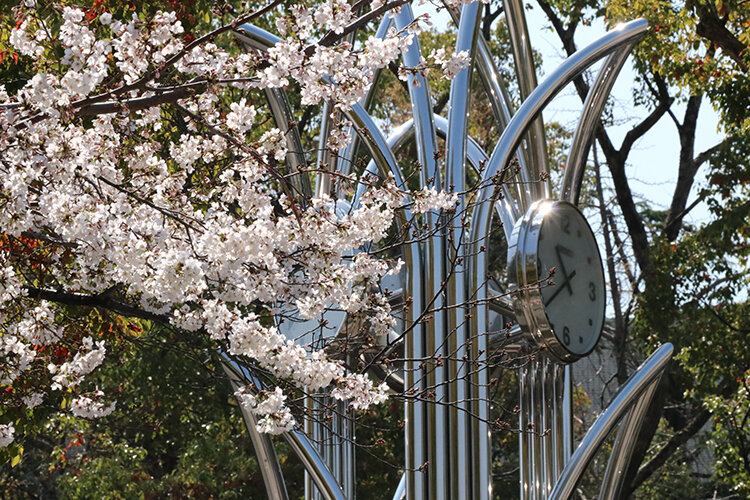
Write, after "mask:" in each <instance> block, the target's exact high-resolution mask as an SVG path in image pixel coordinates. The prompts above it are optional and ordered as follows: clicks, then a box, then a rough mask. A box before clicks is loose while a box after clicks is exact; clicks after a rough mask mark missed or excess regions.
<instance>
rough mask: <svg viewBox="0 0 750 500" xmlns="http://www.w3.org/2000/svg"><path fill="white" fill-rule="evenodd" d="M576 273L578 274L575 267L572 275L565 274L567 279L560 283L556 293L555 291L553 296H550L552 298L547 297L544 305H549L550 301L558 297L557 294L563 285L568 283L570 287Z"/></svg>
mask: <svg viewBox="0 0 750 500" xmlns="http://www.w3.org/2000/svg"><path fill="white" fill-rule="evenodd" d="M563 274H565V270H563ZM575 275H576V270H575V269H574V270H573V272H572V273H570V276H565V281H563V282H562V283H560V285H559V286H558V287H557V290H555V293H553V294H552V296H550V298H548V299H547V302H545V303H544V307H547V306H548V305H550V303H551V302H552V301H553V300H554V299H555V297H557V294H559V293H560V292H562V290H563V287H564V286H565V285H568V288H570V280H572V279H573V277H574V276H575Z"/></svg>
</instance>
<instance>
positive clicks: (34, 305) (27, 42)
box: [0, 0, 468, 447]
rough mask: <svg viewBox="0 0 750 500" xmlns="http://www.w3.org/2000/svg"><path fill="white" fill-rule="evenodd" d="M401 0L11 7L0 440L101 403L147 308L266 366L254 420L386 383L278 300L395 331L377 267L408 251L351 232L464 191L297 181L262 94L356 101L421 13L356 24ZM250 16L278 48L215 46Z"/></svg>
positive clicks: (165, 321)
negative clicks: (147, 10) (21, 63)
mask: <svg viewBox="0 0 750 500" xmlns="http://www.w3.org/2000/svg"><path fill="white" fill-rule="evenodd" d="M404 3H405V0H391V1H385V2H384V1H383V0H373V1H368V0H361V1H359V2H357V3H355V4H350V3H348V2H346V1H343V0H325V1H323V2H316V3H315V4H294V5H291V6H286V5H284V4H282V3H281V2H279V1H278V0H276V1H272V2H269V3H267V4H265V5H264V6H258V7H256V8H253V9H250V10H248V11H246V12H243V13H239V14H238V15H237V16H236V18H235V20H234V21H232V22H230V23H228V24H225V25H216V26H215V29H213V30H212V31H210V32H208V33H206V34H203V35H197V34H193V33H186V32H185V29H184V27H183V25H182V23H181V21H180V20H179V19H178V17H177V15H176V14H175V13H174V12H161V11H159V12H157V13H156V14H155V15H153V16H142V15H139V14H138V13H137V12H132V13H129V15H126V16H122V15H120V14H119V13H116V14H115V15H113V14H112V13H110V12H107V11H104V10H100V11H96V10H83V9H81V8H76V7H73V6H64V7H59V8H54V9H52V10H50V9H49V8H45V9H42V8H40V7H39V6H37V4H36V2H35V1H34V0H27V1H25V2H23V3H22V4H20V5H18V6H16V7H15V8H14V11H13V12H14V16H15V19H16V21H17V23H16V26H15V28H13V30H12V32H11V34H10V39H9V41H10V43H11V45H12V46H13V47H14V49H15V50H16V51H17V54H18V55H20V57H26V58H28V59H29V61H30V63H29V64H30V67H31V68H32V70H33V71H32V75H31V76H30V77H29V78H28V79H27V80H26V81H24V82H22V84H21V85H12V86H8V87H6V86H1V87H0V130H2V132H1V133H0V359H1V360H2V362H0V389H2V390H3V391H4V394H5V399H4V408H5V409H4V410H3V414H2V417H0V447H7V446H9V445H11V443H13V441H14V439H18V437H19V432H18V431H17V430H16V426H17V425H18V422H21V423H22V422H23V418H24V415H28V414H29V413H28V409H33V408H34V407H37V406H39V405H45V406H47V407H53V408H54V410H55V411H59V412H70V413H72V414H73V415H75V416H77V417H82V418H98V417H103V416H106V415H108V414H110V413H111V412H112V411H113V410H114V409H115V407H116V404H117V403H116V398H115V397H114V395H113V394H108V393H105V392H103V391H101V390H99V389H98V388H95V387H94V388H92V387H88V386H87V385H86V383H85V379H86V376H87V375H89V374H91V373H92V372H94V370H96V369H97V367H98V366H99V365H101V363H102V362H103V360H104V359H105V357H106V356H108V355H112V354H113V353H112V352H110V346H111V345H112V344H111V342H110V341H111V340H113V339H116V338H123V336H128V335H135V336H137V335H138V332H140V331H141V329H142V328H143V325H144V324H149V323H159V324H161V325H167V326H169V327H170V328H172V329H174V330H175V331H181V332H192V333H195V334H199V335H203V336H205V337H207V338H210V339H212V340H213V341H214V343H215V346H216V349H221V350H223V351H224V352H225V353H227V354H228V355H230V356H233V357H235V358H237V359H244V360H246V361H247V362H248V363H250V364H252V366H254V367H256V368H257V369H258V370H262V371H263V372H264V373H265V374H267V375H268V376H269V377H272V379H273V380H276V381H277V382H278V385H276V386H275V387H273V388H270V389H269V390H267V391H258V390H257V388H255V387H250V386H248V387H243V388H240V389H239V390H238V391H237V394H236V395H237V397H238V399H239V401H240V402H241V404H242V405H243V406H245V407H246V408H248V409H249V410H250V411H251V412H252V413H253V414H255V416H256V417H257V418H258V421H259V423H258V428H259V429H261V430H262V431H264V432H269V433H280V432H284V431H286V430H289V429H291V428H293V427H294V426H295V425H297V419H296V418H295V415H294V414H293V412H292V406H293V405H292V402H291V400H290V397H291V392H294V391H306V392H310V391H316V390H319V389H323V388H327V389H328V390H329V394H330V396H331V397H333V398H335V399H338V400H344V401H348V402H349V404H350V405H351V407H352V408H354V409H362V408H367V407H368V406H370V405H373V404H377V403H380V402H382V401H384V400H385V399H386V389H385V385H384V384H380V385H378V384H376V383H374V382H373V381H372V380H371V379H370V378H369V377H368V376H367V375H366V374H363V373H357V372H354V371H351V370H350V369H347V368H346V367H345V366H344V365H343V364H342V363H341V362H340V361H339V360H336V359H332V358H331V357H330V355H329V354H328V352H327V351H326V350H325V349H324V347H325V346H317V345H316V346H313V345H301V344H298V343H295V342H294V341H293V340H290V339H288V338H286V337H285V336H284V335H283V334H282V333H281V332H280V331H279V328H278V323H277V321H275V319H274V318H278V317H279V315H281V314H283V311H282V310H281V305H282V304H292V305H294V306H295V307H296V309H297V310H298V311H299V316H300V317H301V318H303V319H306V320H312V319H315V318H318V317H319V316H320V315H321V313H322V312H323V311H324V310H326V309H327V308H330V307H332V306H335V307H336V308H338V309H341V310H343V311H346V312H347V313H350V314H352V315H357V317H358V318H361V322H362V325H363V326H362V328H363V329H364V330H363V331H367V332H369V333H370V334H371V335H372V336H378V335H387V334H388V332H389V331H390V330H391V329H392V328H393V327H394V325H395V320H394V319H393V317H392V315H391V311H390V306H389V303H388V300H387V297H386V296H385V295H384V294H383V293H382V292H380V291H378V290H377V287H376V285H377V284H378V283H379V282H380V280H381V279H382V278H383V277H384V276H386V275H388V274H392V273H398V271H399V268H400V265H401V263H400V262H399V260H398V259H390V258H387V257H384V256H383V255H387V253H377V252H368V251H365V250H363V249H364V248H365V245H367V248H377V245H378V243H379V242H383V241H384V240H385V238H386V237H387V235H388V231H389V228H391V227H392V226H393V224H394V221H395V220H397V219H402V220H408V223H409V224H411V225H413V226H417V225H418V224H419V219H418V215H419V214H421V213H425V212H428V211H431V210H451V209H452V208H453V207H454V206H455V203H456V198H455V195H453V194H450V193H445V192H438V191H435V190H427V189H425V190H422V191H415V192H412V191H409V189H408V188H407V186H405V185H397V183H396V182H395V180H394V179H385V180H380V181H378V180H375V179H371V180H368V179H359V178H357V177H356V176H354V175H352V176H342V177H341V178H337V183H338V185H339V187H340V188H341V189H342V190H343V191H344V192H346V193H353V192H354V190H355V189H356V187H357V185H358V183H359V184H360V185H366V186H367V189H366V190H365V192H364V195H363V196H362V197H361V198H360V199H359V202H358V203H357V204H356V205H354V206H345V205H344V204H343V203H342V202H341V200H337V199H333V198H331V197H329V196H328V195H322V196H320V197H317V198H315V197H309V196H304V195H303V194H302V192H301V191H300V189H299V182H300V178H301V177H302V176H307V175H310V174H311V173H314V169H311V168H310V169H308V170H305V171H301V170H299V169H295V168H293V166H292V165H291V164H290V162H289V161H288V159H289V158H290V156H293V155H295V154H299V153H300V152H298V151H290V150H289V149H288V145H287V141H286V138H285V134H286V131H285V130H282V129H281V128H277V127H275V126H273V124H271V123H270V122H269V120H268V119H267V110H265V109H264V106H265V103H264V101H263V99H262V97H260V96H261V95H262V94H261V93H260V91H262V90H263V89H272V88H285V87H288V86H294V87H295V88H297V89H298V91H299V95H300V99H301V104H302V105H303V106H310V105H317V104H319V103H321V102H323V101H325V102H328V103H330V105H331V106H332V109H338V110H346V109H348V108H349V107H350V106H352V105H353V104H355V103H356V102H357V101H359V100H360V99H361V98H362V97H363V96H364V95H365V93H366V92H367V89H368V87H369V85H370V84H371V82H372V79H373V75H374V72H375V71H377V70H378V69H379V68H382V67H385V66H387V65H389V64H392V63H394V61H396V59H397V58H398V57H399V56H400V53H401V51H402V50H404V49H405V48H407V47H408V46H409V44H410V43H412V40H413V37H414V36H415V34H417V33H418V32H419V30H420V29H421V26H422V25H423V23H425V22H429V21H428V20H427V19H425V18H419V19H417V21H416V22H415V23H413V24H412V25H410V26H408V27H407V28H405V29H402V30H395V29H392V30H391V31H390V32H389V33H388V34H387V35H386V36H385V37H383V38H376V37H375V36H370V37H366V38H365V39H363V40H362V41H361V43H360V42H357V43H353V42H352V41H351V39H350V38H349V35H351V34H352V33H354V31H355V30H356V29H357V28H359V27H362V26H365V25H366V24H367V23H369V22H370V21H371V20H373V19H375V18H377V17H379V16H382V15H383V14H385V13H387V12H389V11H392V10H394V9H398V8H399V7H400V6H401V5H403V4H404ZM458 3H459V4H460V3H462V2H460V1H459V2H458ZM260 20H264V21H267V22H273V23H274V24H275V28H276V31H277V32H278V33H279V34H280V35H281V36H282V38H281V40H280V41H279V42H278V43H277V44H276V45H275V46H274V47H272V48H270V49H269V50H268V51H267V52H266V53H258V52H244V53H237V52H236V51H234V52H233V51H230V50H228V47H229V46H230V45H231V44H232V43H233V42H232V36H233V33H234V32H237V31H238V30H239V27H240V26H241V25H242V24H243V23H246V22H250V21H255V22H257V21H260ZM467 64H468V57H467V54H466V53H458V54H449V53H446V51H445V50H443V49H440V50H436V51H434V52H433V53H432V54H431V55H430V56H429V57H428V58H427V60H425V61H423V62H422V63H420V65H419V66H418V67H415V68H402V71H401V73H402V75H408V74H411V73H414V72H421V73H427V72H430V71H433V72H438V73H440V74H443V75H444V76H446V77H448V78H450V77H451V76H453V75H455V74H456V72H457V71H459V70H460V69H461V68H463V67H465V66H466V65H467ZM288 125H289V126H290V127H293V126H295V124H293V123H291V124H288ZM346 125H347V124H346V123H345V122H341V123H340V124H339V125H338V127H339V131H338V133H333V134H331V138H332V139H331V141H329V144H328V149H329V150H330V151H331V152H333V153H335V152H336V151H337V150H338V149H340V148H342V147H344V146H345V144H346V134H344V133H343V130H344V128H345V126H346ZM290 391H291V392H290Z"/></svg>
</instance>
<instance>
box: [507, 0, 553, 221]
mask: <svg viewBox="0 0 750 500" xmlns="http://www.w3.org/2000/svg"><path fill="white" fill-rule="evenodd" d="M503 7H504V9H505V20H506V21H507V23H508V32H509V34H510V40H511V46H512V47H513V60H514V61H515V64H514V67H515V69H516V76H517V77H518V89H519V91H520V93H521V101H526V100H527V98H528V97H529V96H530V95H531V93H532V92H533V90H534V89H535V88H536V86H537V80H536V68H535V66H534V55H533V52H532V50H531V42H530V41H529V30H528V27H527V25H526V14H525V13H524V10H523V9H524V8H523V2H522V1H521V0H504V1H503ZM526 138H527V154H528V162H527V164H526V168H522V169H521V180H522V181H523V188H524V189H525V190H526V193H527V196H526V200H525V201H526V204H525V205H522V210H524V211H525V209H526V207H527V206H528V205H529V204H530V203H531V202H532V201H536V200H538V199H541V198H549V197H550V196H551V194H550V192H551V190H550V185H549V181H546V180H543V179H541V176H540V173H541V172H547V171H548V169H547V146H546V144H545V139H544V123H543V122H542V118H541V111H540V114H539V117H538V118H536V119H534V120H533V121H532V123H531V124H530V126H529V130H528V132H527V134H526ZM520 201H521V203H523V202H524V200H520Z"/></svg>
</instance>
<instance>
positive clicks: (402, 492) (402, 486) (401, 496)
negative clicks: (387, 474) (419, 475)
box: [393, 474, 406, 500]
mask: <svg viewBox="0 0 750 500" xmlns="http://www.w3.org/2000/svg"><path fill="white" fill-rule="evenodd" d="M393 500H406V474H402V475H401V480H400V481H399V482H398V487H396V493H394V494H393Z"/></svg>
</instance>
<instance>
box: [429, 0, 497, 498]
mask: <svg viewBox="0 0 750 500" xmlns="http://www.w3.org/2000/svg"><path fill="white" fill-rule="evenodd" d="M481 10H482V4H481V3H480V2H473V3H471V4H468V5H464V6H463V7H461V17H460V19H459V24H458V35H457V37H456V48H455V51H456V53H459V52H462V51H466V52H468V54H469V56H470V57H471V60H474V59H475V54H476V52H477V35H478V31H479V22H480V13H481ZM472 69H473V68H472V65H471V64H470V65H469V66H468V67H467V68H464V69H462V70H461V71H459V72H458V74H457V75H456V76H455V77H454V78H453V80H452V82H451V89H450V101H449V102H450V109H449V112H448V137H447V138H446V146H445V147H446V160H445V177H446V182H450V189H451V190H452V191H453V192H455V193H458V194H459V203H458V206H457V207H456V209H455V215H453V216H451V218H452V220H451V219H449V221H448V222H449V225H448V228H447V230H448V234H447V237H448V241H447V242H446V245H445V246H446V248H451V247H452V251H451V250H449V252H450V256H449V258H450V259H451V260H453V262H454V264H453V269H452V272H451V273H450V275H449V276H448V280H447V292H448V297H447V301H448V303H449V304H450V305H452V306H453V307H450V308H448V311H447V315H446V316H447V329H446V330H444V332H443V333H444V335H446V337H447V340H448V342H447V345H448V357H447V362H446V366H447V373H446V375H447V377H448V380H450V381H451V383H450V384H449V386H448V389H449V394H448V397H447V401H448V402H449V403H450V406H449V411H448V441H449V450H448V452H449V455H448V457H447V461H448V463H449V468H448V470H447V471H442V470H438V471H437V475H438V477H437V480H438V481H437V484H436V491H435V495H434V498H438V499H440V498H445V497H444V496H443V495H447V498H469V497H470V495H471V494H472V491H471V490H472V488H473V487H475V486H474V485H473V484H472V482H473V481H471V482H470V481H466V480H463V479H461V478H469V477H472V476H471V475H470V471H471V474H473V473H474V471H473V470H472V467H477V466H479V468H480V469H479V471H478V473H477V474H476V476H481V477H482V478H483V479H484V481H483V483H484V482H486V481H487V478H486V477H485V474H484V473H483V472H482V471H484V470H487V471H489V465H488V461H487V459H488V457H489V452H487V453H486V454H485V453H482V452H480V453H478V454H476V455H475V454H472V450H471V448H470V443H472V441H474V440H473V439H472V438H473V437H474V436H475V435H477V434H481V433H482V431H481V430H479V429H484V435H487V424H486V420H485V421H484V422H482V421H480V420H478V419H470V418H469V415H470V413H471V410H472V409H471V406H472V405H471V403H470V402H471V400H473V399H475V400H476V401H477V402H479V401H481V403H480V404H481V405H488V404H489V403H488V402H487V397H486V394H484V397H483V396H482V394H481V392H486V387H487V384H486V382H485V383H481V382H480V383H478V384H477V385H476V386H475V387H476V388H477V394H472V386H471V383H470V381H471V378H472V377H470V374H471V372H472V370H471V363H469V362H467V361H461V360H467V359H469V356H470V354H469V347H468V343H467V341H468V340H469V325H468V321H469V320H468V319H467V318H468V313H469V308H468V306H467V302H466V299H467V297H468V287H467V284H468V283H467V273H466V266H465V264H463V262H464V257H465V246H464V244H463V241H464V237H465V236H464V227H463V226H464V222H463V221H464V220H465V212H466V210H467V203H466V197H465V196H464V195H463V193H464V192H465V191H466V171H465V168H464V162H465V161H466V135H467V130H468V118H469V98H470V92H469V89H470V85H471V74H472ZM449 243H451V244H449ZM479 342H480V339H477V342H472V346H476V345H477V344H478V343H479ZM472 350H473V349H472ZM478 374H481V375H483V376H484V377H486V371H484V370H479V371H478ZM479 411H481V410H479ZM479 441H481V443H480V442H479ZM476 442H477V444H478V445H480V446H485V447H486V445H487V443H486V440H477V441H476ZM485 455H486V457H487V458H485ZM476 462H480V463H479V464H477V463H476Z"/></svg>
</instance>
